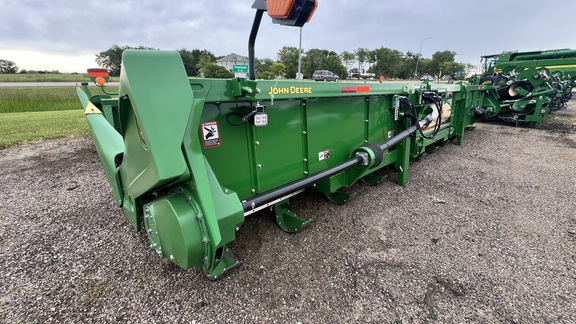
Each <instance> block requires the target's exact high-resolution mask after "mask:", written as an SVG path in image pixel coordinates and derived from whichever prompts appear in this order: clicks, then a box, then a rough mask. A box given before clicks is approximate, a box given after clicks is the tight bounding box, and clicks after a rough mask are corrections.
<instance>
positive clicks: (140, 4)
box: [0, 0, 576, 63]
mask: <svg viewBox="0 0 576 324" xmlns="http://www.w3.org/2000/svg"><path fill="white" fill-rule="evenodd" d="M252 3H253V1H252V0H240V1H238V0H236V1H208V0H192V1H177V0H168V1H151V0H139V1H136V0H126V1H118V0H117V1H109V0H101V1H90V0H89V1H72V0H52V1H33V0H0V8H2V10H1V11H0V21H1V22H2V23H0V35H2V37H1V38H0V48H1V49H4V50H29V51H37V52H45V53H50V54H59V55H86V54H95V53H98V52H100V51H104V50H106V49H108V48H109V47H110V46H112V45H113V44H118V45H132V46H137V45H143V46H150V47H156V48H160V49H180V48H187V49H194V48H200V49H207V50H210V51H212V52H214V53H215V54H216V55H226V54H229V53H231V52H236V53H239V54H244V55H246V53H247V40H248V35H249V32H250V28H251V25H252V20H253V17H254V11H253V10H252V9H251V5H252ZM574 12H576V2H573V1H567V0H548V1H546V2H542V1H536V0H525V1H504V0H483V1H462V0H435V1H425V0H419V1H418V0H404V1H395V2H391V1H373V0H371V1H369V0H355V1H344V0H320V1H319V8H318V10H317V11H316V15H315V17H314V18H313V20H312V22H311V23H310V24H308V25H306V26H305V27H304V30H303V35H304V38H303V48H304V49H311V48H320V49H328V50H332V51H335V52H337V53H341V52H342V51H345V50H346V51H354V50H355V49H357V48H359V47H364V48H369V49H374V48H378V47H381V46H384V47H390V48H393V49H398V50H400V51H402V52H406V51H412V52H417V51H418V48H419V46H420V42H421V41H422V40H423V39H425V38H427V37H432V39H430V40H427V41H426V42H424V44H423V47H422V54H423V56H424V57H431V55H432V53H434V52H435V51H441V50H452V51H455V52H456V53H457V57H456V59H457V60H458V61H461V62H471V63H474V62H477V61H478V60H479V56H480V55H483V54H492V53H499V52H502V51H504V50H538V49H555V48H576V39H575V38H574V37H573V36H572V35H571V32H572V31H573V30H575V27H576V20H574V19H572V17H571V15H572V14H573V13H574ZM298 38H299V30H298V29H297V28H290V27H283V26H277V25H273V24H272V23H271V20H270V19H267V18H266V17H265V20H264V22H263V23H262V27H261V31H260V35H259V36H258V42H257V52H256V53H257V56H258V57H269V58H273V59H274V58H276V53H277V52H278V50H279V49H280V48H282V46H298Z"/></svg>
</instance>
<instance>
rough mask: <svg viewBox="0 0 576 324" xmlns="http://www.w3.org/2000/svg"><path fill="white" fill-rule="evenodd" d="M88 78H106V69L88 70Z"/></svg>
mask: <svg viewBox="0 0 576 324" xmlns="http://www.w3.org/2000/svg"><path fill="white" fill-rule="evenodd" d="M88 76H89V77H107V76H108V70H106V69H88Z"/></svg>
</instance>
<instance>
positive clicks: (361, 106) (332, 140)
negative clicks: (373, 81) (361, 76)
mask: <svg viewBox="0 0 576 324" xmlns="http://www.w3.org/2000/svg"><path fill="white" fill-rule="evenodd" d="M365 106H366V101H365V97H348V98H346V97H344V98H338V99H312V100H308V102H307V108H306V119H307V124H308V125H307V129H308V131H307V134H306V136H307V138H308V156H309V170H310V171H309V172H310V174H314V173H316V172H319V171H322V170H324V169H327V168H330V167H333V166H335V165H338V164H340V163H342V162H344V161H346V160H348V159H350V157H351V154H352V152H354V150H355V149H356V148H358V147H359V146H360V145H362V144H363V143H364V127H365V120H364V115H365Z"/></svg>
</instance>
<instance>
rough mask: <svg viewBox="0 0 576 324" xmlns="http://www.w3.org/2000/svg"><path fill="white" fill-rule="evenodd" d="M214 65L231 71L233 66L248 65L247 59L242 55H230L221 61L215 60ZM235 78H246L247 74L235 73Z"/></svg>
mask: <svg viewBox="0 0 576 324" xmlns="http://www.w3.org/2000/svg"><path fill="white" fill-rule="evenodd" d="M216 64H218V65H220V66H223V67H225V68H226V69H228V70H230V71H233V69H234V65H248V58H247V57H245V56H242V55H238V54H235V53H232V54H230V55H226V56H224V57H223V58H221V59H218V60H216ZM235 74H236V76H237V77H247V76H248V73H235Z"/></svg>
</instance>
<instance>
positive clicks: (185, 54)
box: [0, 45, 467, 79]
mask: <svg viewBox="0 0 576 324" xmlns="http://www.w3.org/2000/svg"><path fill="white" fill-rule="evenodd" d="M127 49H143V50H157V49H156V48H152V47H144V46H138V47H131V46H118V45H113V46H112V47H110V48H109V49H107V50H106V51H102V52H100V53H98V54H96V63H97V64H98V65H99V66H101V67H104V68H106V69H107V70H108V72H109V73H110V75H111V76H119V75H120V69H121V62H122V53H123V52H124V51H125V50H127ZM178 52H179V53H180V56H181V57H182V62H183V64H184V68H185V69H186V73H187V75H188V76H191V77H206V78H232V77H234V74H233V73H232V72H231V71H229V70H228V69H226V68H225V67H223V66H220V65H218V64H216V60H217V59H218V58H219V57H216V56H215V55H214V53H212V52H210V51H208V50H200V49H193V50H187V49H180V50H178ZM299 54H300V53H299V51H298V48H296V47H291V46H284V47H283V48H282V49H280V51H278V53H277V57H276V60H273V59H270V58H264V59H256V62H255V69H256V77H257V78H258V79H273V78H276V77H285V78H289V79H293V78H296V77H297V73H298V60H299V56H300V55H299ZM455 56H456V53H455V52H453V51H449V50H445V51H438V52H435V53H434V54H433V55H432V58H423V57H422V55H421V54H416V53H413V52H410V51H408V52H406V53H403V52H401V51H398V50H394V49H390V48H386V47H380V48H377V49H374V50H370V49H367V48H358V49H357V50H355V51H353V52H348V51H344V52H342V53H340V54H338V53H336V52H334V51H329V50H325V49H310V50H307V51H303V52H302V70H301V71H302V74H303V76H304V78H311V76H312V74H313V73H314V71H316V70H329V71H332V72H334V73H335V74H337V75H339V76H340V78H341V79H346V78H366V77H380V76H383V77H384V78H387V79H410V78H414V77H417V78H418V77H419V76H420V75H423V74H430V75H433V76H434V75H437V76H442V75H446V76H449V77H451V78H457V73H458V72H460V71H461V72H464V70H465V68H466V67H467V66H466V65H464V64H462V63H456V62H455ZM417 66H418V69H417V70H418V73H416V67H417ZM17 72H18V67H17V66H16V64H15V63H14V62H12V61H7V60H0V73H17ZM415 74H418V75H415ZM461 75H462V77H463V75H464V73H462V74H461Z"/></svg>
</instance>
